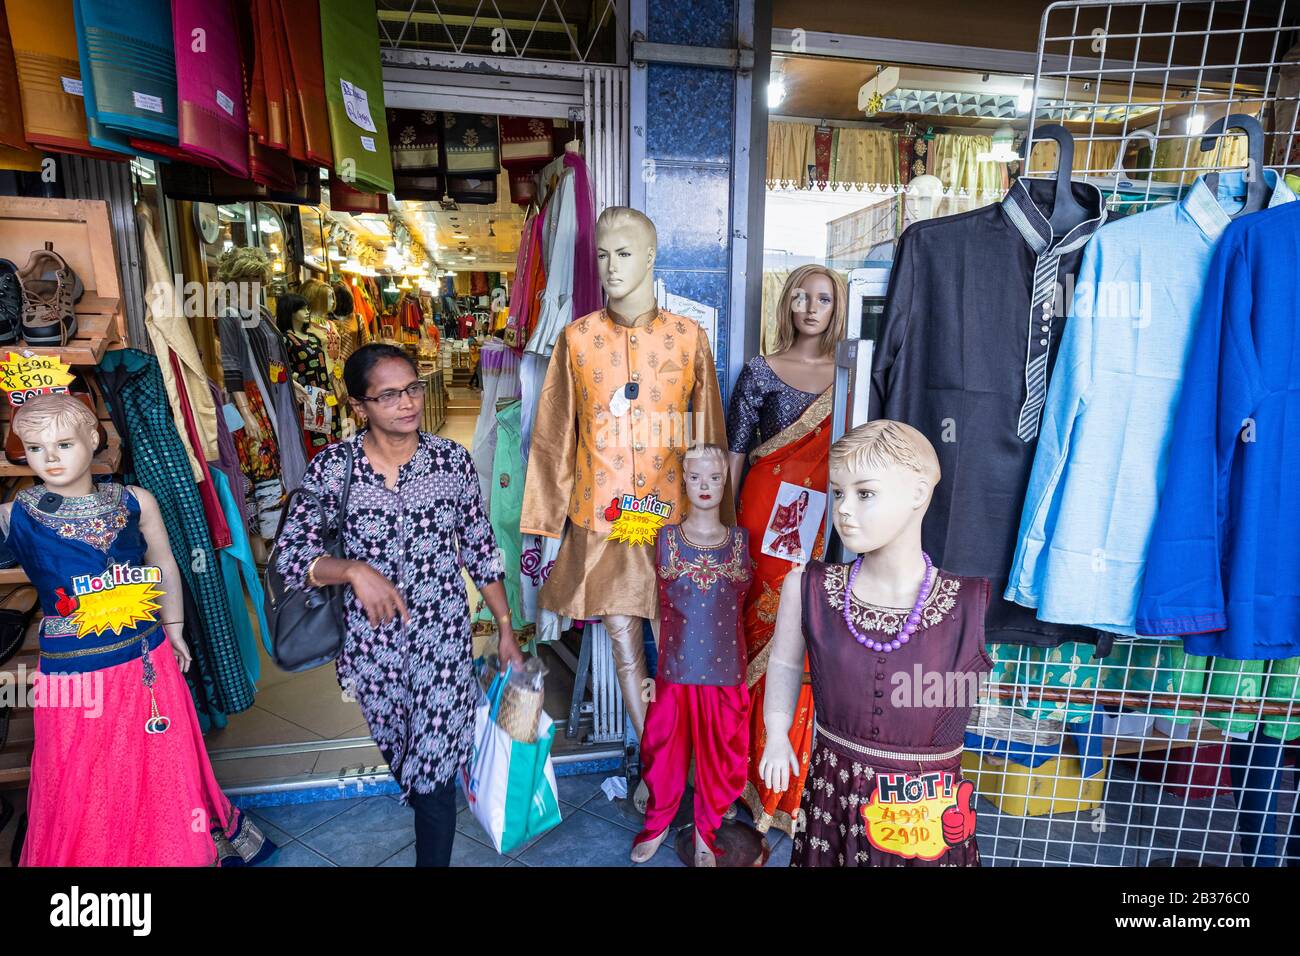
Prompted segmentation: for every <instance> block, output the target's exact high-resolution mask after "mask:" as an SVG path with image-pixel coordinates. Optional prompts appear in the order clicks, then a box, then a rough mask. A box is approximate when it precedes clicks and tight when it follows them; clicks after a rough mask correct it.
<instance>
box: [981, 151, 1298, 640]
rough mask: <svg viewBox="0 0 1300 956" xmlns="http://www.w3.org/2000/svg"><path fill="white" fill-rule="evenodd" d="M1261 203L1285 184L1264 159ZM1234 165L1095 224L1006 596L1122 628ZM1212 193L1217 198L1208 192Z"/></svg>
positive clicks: (1283, 195) (1061, 619)
mask: <svg viewBox="0 0 1300 956" xmlns="http://www.w3.org/2000/svg"><path fill="white" fill-rule="evenodd" d="M1265 181H1266V182H1267V183H1268V185H1269V186H1270V187H1272V189H1273V195H1272V201H1271V204H1272V205H1278V204H1281V203H1285V202H1290V201H1292V200H1294V199H1295V196H1294V194H1293V193H1292V192H1291V190H1290V189H1288V188H1287V186H1286V185H1285V184H1284V183H1281V182H1280V181H1279V180H1278V176H1277V174H1276V173H1275V172H1273V171H1272V170H1266V171H1265ZM1244 191H1245V186H1244V175H1243V173H1242V172H1236V173H1232V172H1229V173H1223V174H1221V175H1220V178H1219V187H1218V195H1217V196H1216V195H1215V194H1214V193H1213V192H1211V191H1210V189H1209V187H1208V186H1207V185H1206V182H1205V178H1204V177H1202V178H1200V179H1197V180H1196V182H1195V183H1193V185H1192V186H1191V188H1190V189H1189V190H1188V191H1187V193H1186V194H1185V195H1184V197H1183V198H1182V199H1181V200H1179V201H1178V202H1175V203H1166V204H1165V205H1162V206H1158V207H1156V208H1155V209H1151V210H1148V211H1146V212H1143V213H1139V214H1138V215H1135V216H1130V217H1127V218H1124V219H1118V220H1115V221H1113V222H1110V223H1107V224H1106V225H1104V226H1102V227H1101V229H1099V230H1098V231H1097V233H1096V235H1095V236H1094V237H1093V239H1092V240H1091V242H1089V244H1088V246H1087V248H1086V249H1085V250H1084V254H1083V262H1082V263H1081V265H1080V267H1079V278H1078V283H1077V285H1076V286H1075V295H1074V307H1073V310H1072V318H1071V319H1070V322H1069V324H1068V325H1067V326H1066V328H1065V334H1064V336H1063V338H1062V340H1061V351H1060V354H1059V355H1058V357H1057V360H1056V367H1055V368H1054V370H1053V372H1052V379H1051V384H1050V387H1049V389H1048V395H1047V402H1046V404H1045V405H1044V407H1043V420H1042V427H1041V430H1040V433H1039V439H1038V449H1037V451H1036V452H1035V455H1034V466H1033V470H1032V471H1031V473H1030V479H1029V490H1028V492H1027V494H1026V497H1025V503H1024V510H1023V512H1022V515H1021V520H1020V535H1019V540H1018V543H1017V546H1016V553H1015V557H1014V558H1013V559H1012V565H1011V578H1010V583H1009V585H1008V587H1007V590H1006V594H1005V596H1006V598H1007V600H1010V601H1015V602H1017V603H1019V604H1023V605H1025V606H1026V607H1034V608H1037V609H1038V617H1039V618H1040V619H1041V620H1044V621H1053V622H1056V623H1060V624H1080V625H1087V626H1089V627H1095V628H1098V629H1100V630H1105V631H1112V632H1114V633H1117V634H1127V635H1133V634H1135V633H1136V631H1135V627H1134V625H1135V618H1136V615H1137V606H1138V597H1139V595H1140V594H1141V591H1142V581H1143V576H1144V572H1145V569H1146V555H1147V546H1148V543H1149V541H1150V539H1151V532H1152V528H1153V526H1154V524H1155V522H1156V512H1157V507H1158V504H1159V501H1160V489H1161V486H1162V485H1163V484H1164V480H1165V473H1166V467H1167V464H1168V458H1169V445H1170V435H1171V432H1172V430H1173V424H1174V414H1175V411H1176V409H1177V406H1178V398H1179V393H1180V391H1181V386H1182V382H1183V370H1184V367H1185V366H1186V364H1187V358H1188V352H1189V349H1190V348H1191V343H1192V337H1193V332H1194V330H1195V328H1196V317H1197V315H1198V312H1199V308H1200V300H1201V290H1202V288H1203V286H1204V284H1205V275H1206V270H1207V269H1208V268H1209V264H1210V257H1211V255H1212V254H1213V252H1214V248H1215V245H1216V244H1217V242H1218V240H1219V237H1220V235H1222V234H1223V232H1224V230H1225V229H1226V228H1227V227H1228V225H1229V224H1230V222H1231V221H1232V220H1231V219H1230V214H1231V213H1232V212H1234V211H1235V210H1236V208H1238V207H1239V206H1240V199H1234V198H1232V197H1233V196H1234V195H1239V194H1241V193H1244ZM1216 200H1217V201H1216Z"/></svg>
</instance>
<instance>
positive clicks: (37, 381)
mask: <svg viewBox="0 0 1300 956" xmlns="http://www.w3.org/2000/svg"><path fill="white" fill-rule="evenodd" d="M71 384H72V372H71V370H70V369H69V368H68V366H67V365H65V364H64V363H63V362H62V361H61V360H60V359H59V357H58V356H56V355H20V354H19V353H17V352H10V353H9V357H8V358H7V359H5V360H4V361H3V362H0V390H3V391H5V392H8V393H9V404H10V405H12V406H13V407H15V408H17V407H18V406H19V405H22V404H23V402H25V401H28V400H29V399H32V398H35V397H36V396H37V395H48V394H51V393H59V392H66V391H67V390H68V386H69V385H71Z"/></svg>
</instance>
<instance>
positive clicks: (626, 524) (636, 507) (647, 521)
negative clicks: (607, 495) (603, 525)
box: [605, 495, 673, 544]
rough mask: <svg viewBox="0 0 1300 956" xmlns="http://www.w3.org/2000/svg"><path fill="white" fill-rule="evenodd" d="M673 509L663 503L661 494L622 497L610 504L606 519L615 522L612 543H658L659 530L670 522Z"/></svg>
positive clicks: (610, 533)
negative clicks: (660, 498) (660, 497)
mask: <svg viewBox="0 0 1300 956" xmlns="http://www.w3.org/2000/svg"><path fill="white" fill-rule="evenodd" d="M672 513H673V506H672V505H670V504H668V503H667V502H664V501H660V500H659V496H658V495H645V496H643V497H641V498H638V497H636V496H635V495H622V496H621V497H618V498H614V499H612V500H611V501H610V503H609V507H607V508H606V509H605V520H606V521H610V522H613V527H612V528H610V529H609V540H610V541H623V542H626V543H627V544H654V543H655V538H657V537H658V536H659V529H660V528H662V527H663V526H664V525H665V524H667V523H668V519H669V517H671V516H672Z"/></svg>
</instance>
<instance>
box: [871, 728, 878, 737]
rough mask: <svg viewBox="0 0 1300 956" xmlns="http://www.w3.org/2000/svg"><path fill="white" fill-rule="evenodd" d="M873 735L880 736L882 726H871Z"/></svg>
mask: <svg viewBox="0 0 1300 956" xmlns="http://www.w3.org/2000/svg"><path fill="white" fill-rule="evenodd" d="M871 736H873V737H879V736H880V728H879V727H872V728H871Z"/></svg>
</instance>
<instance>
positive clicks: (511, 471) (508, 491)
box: [490, 402, 529, 629]
mask: <svg viewBox="0 0 1300 956" xmlns="http://www.w3.org/2000/svg"><path fill="white" fill-rule="evenodd" d="M521 407H522V406H521V405H520V403H519V402H511V403H510V404H509V405H507V406H506V407H505V408H503V409H501V411H499V412H497V447H496V454H495V456H494V457H493V459H492V507H491V514H490V518H491V521H492V533H493V534H494V535H496V539H497V547H499V548H500V549H501V555H502V563H503V564H504V565H505V569H506V579H505V585H506V598H507V599H508V600H509V601H510V619H511V621H512V622H513V625H514V627H515V628H516V629H519V628H522V627H523V626H524V625H525V624H528V623H529V621H528V618H527V617H526V616H525V615H524V602H523V597H522V592H521V590H520V586H519V562H520V560H521V559H522V557H523V553H524V539H523V535H522V534H521V533H520V531H519V516H520V514H521V512H522V511H523V507H524V461H523V456H522V455H521V454H520V450H519V448H520V441H521V439H520V428H519V415H520V409H521ZM503 481H504V484H503Z"/></svg>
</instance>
